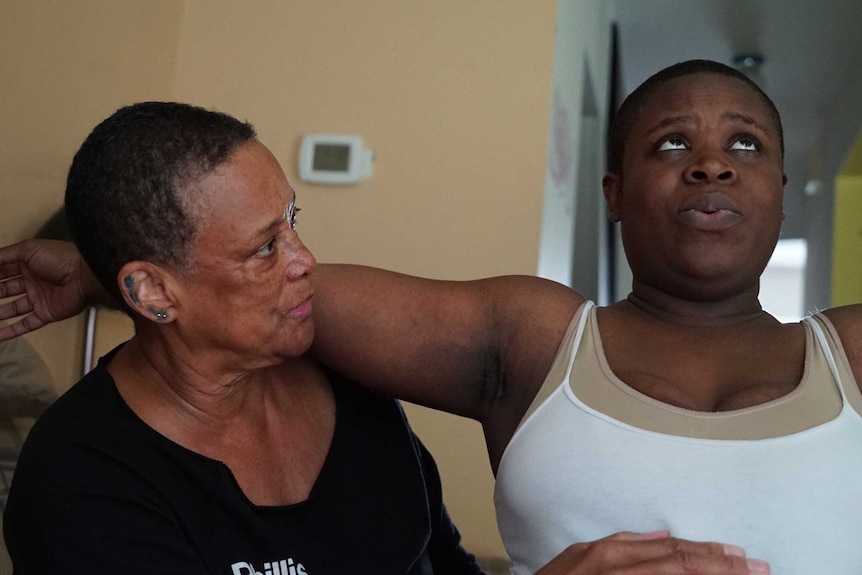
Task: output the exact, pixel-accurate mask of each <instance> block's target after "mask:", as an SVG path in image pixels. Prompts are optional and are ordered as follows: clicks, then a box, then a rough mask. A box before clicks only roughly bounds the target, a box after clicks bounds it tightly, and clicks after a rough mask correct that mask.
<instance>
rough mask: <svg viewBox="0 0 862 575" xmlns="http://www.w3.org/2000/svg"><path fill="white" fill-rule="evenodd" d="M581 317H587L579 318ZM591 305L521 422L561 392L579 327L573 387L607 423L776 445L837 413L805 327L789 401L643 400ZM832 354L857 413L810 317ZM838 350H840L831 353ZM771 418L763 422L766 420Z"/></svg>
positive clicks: (821, 320)
mask: <svg viewBox="0 0 862 575" xmlns="http://www.w3.org/2000/svg"><path fill="white" fill-rule="evenodd" d="M585 311H586V313H587V317H583V315H584V312H585ZM595 314H596V308H595V306H593V305H592V304H589V305H588V304H585V305H583V306H581V307H580V308H579V309H578V311H577V312H576V313H575V315H574V316H573V318H572V321H571V322H570V324H569V328H568V329H567V331H566V333H565V335H564V337H563V339H562V341H561V344H560V347H559V349H558V351H557V355H556V358H555V360H554V363H553V365H552V366H551V369H550V370H549V372H548V375H547V377H546V378H545V381H544V383H543V385H542V387H541V389H540V390H539V393H537V395H536V397H535V399H534V400H533V402H532V403H531V405H530V408H529V409H528V411H527V413H526V414H525V416H524V418H523V420H522V421H524V420H526V418H527V417H529V416H530V414H532V413H533V412H534V411H535V410H536V409H537V408H538V407H539V406H540V405H541V404H542V403H544V402H545V400H546V399H547V398H548V397H549V396H550V395H551V393H553V392H554V391H555V390H556V389H558V388H559V387H560V383H561V382H562V380H563V378H564V377H565V375H566V372H567V370H568V364H569V358H570V354H571V350H572V345H573V343H574V339H575V337H576V336H577V332H578V325H579V324H580V323H581V321H582V320H583V321H586V326H585V329H584V330H583V334H582V336H581V341H580V345H579V346H578V351H577V356H576V357H575V360H574V365H573V367H572V374H573V375H572V377H571V380H570V387H571V390H572V392H573V393H574V395H575V396H576V397H577V398H578V400H580V401H581V402H583V403H584V404H585V405H587V406H588V407H590V408H592V409H594V410H596V411H598V412H600V413H602V414H604V415H605V416H607V417H610V418H612V419H615V420H617V421H620V422H622V423H625V424H627V425H631V426H634V427H638V428H641V429H645V430H649V431H654V432H657V433H664V434H668V435H676V436H681V437H695V438H704V439H731V440H740V439H742V440H754V439H767V438H772V437H781V436H785V435H789V434H792V433H796V432H800V431H804V430H806V429H810V428H812V427H815V426H817V425H821V424H823V423H826V422H827V421H830V420H832V419H834V418H835V417H836V416H837V415H838V414H839V413H840V412H841V409H842V405H843V400H842V396H841V391H840V390H839V389H838V388H837V387H836V382H835V381H834V378H833V376H832V372H831V371H830V368H829V365H828V362H827V360H826V357H825V356H824V354H823V352H822V351H821V350H820V347H819V346H818V345H817V343H816V341H815V336H814V333H813V330H812V328H811V327H810V326H808V325H805V338H806V346H805V368H804V373H803V376H802V379H801V380H800V382H799V385H798V386H797V387H796V389H794V390H793V391H792V392H791V393H789V394H787V395H785V396H783V397H781V398H778V399H776V400H773V401H770V402H767V403H764V404H761V405H756V406H753V407H749V408H745V409H741V410H734V411H726V412H718V413H708V412H698V411H691V410H686V409H681V408H678V407H676V406H672V405H669V404H666V403H663V402H661V401H657V400H655V399H653V398H651V397H649V396H646V395H644V394H642V393H640V392H638V391H637V390H635V389H633V388H631V387H629V386H628V385H626V384H625V383H624V382H623V381H621V380H620V379H619V378H617V377H616V376H615V375H614V373H613V372H612V371H611V369H610V367H609V366H608V364H607V361H606V359H605V356H604V352H603V349H602V345H601V337H600V334H599V331H598V323H597V321H596V315H595ZM815 321H817V322H818V324H819V325H820V326H821V327H822V328H823V331H824V333H825V336H826V339H828V340H830V343H832V344H833V345H832V349H833V350H838V354H836V355H838V357H835V363H836V368H837V370H838V373H839V377H840V378H841V381H842V382H844V384H845V386H846V387H847V388H850V389H849V391H847V392H845V393H846V395H847V399H848V402H849V403H850V404H851V405H852V406H853V407H854V408H855V409H856V411H857V412H862V409H860V408H862V393H860V391H859V388H858V386H857V385H856V383H855V379H854V378H853V375H852V372H850V370H849V367H848V366H849V364H848V362H847V359H846V357H845V356H844V354H843V348H842V347H841V345H840V339H839V338H838V335H837V333H836V332H835V329H834V327H833V326H832V325H831V322H829V320H828V319H826V318H825V317H824V316H822V315H819V316H815ZM836 344H837V345H836ZM765 412H768V416H765Z"/></svg>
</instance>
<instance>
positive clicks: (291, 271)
mask: <svg viewBox="0 0 862 575" xmlns="http://www.w3.org/2000/svg"><path fill="white" fill-rule="evenodd" d="M289 235H290V236H293V237H290V238H289V239H288V240H287V244H288V245H287V246H285V247H286V248H287V249H286V250H285V253H287V258H288V261H287V268H286V269H285V271H284V275H285V276H286V277H287V279H289V280H296V279H299V278H301V277H302V276H305V275H308V274H310V273H311V272H313V271H314V269H315V268H316V267H317V260H316V259H315V258H314V255H312V253H311V252H310V251H309V250H308V248H307V247H305V244H303V243H302V240H300V239H299V236H298V235H296V234H294V233H292V234H289Z"/></svg>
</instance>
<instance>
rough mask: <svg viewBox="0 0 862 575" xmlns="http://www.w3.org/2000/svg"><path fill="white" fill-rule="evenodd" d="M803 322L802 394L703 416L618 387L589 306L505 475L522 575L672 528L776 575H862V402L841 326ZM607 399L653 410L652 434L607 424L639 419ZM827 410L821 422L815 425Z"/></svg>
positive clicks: (501, 472) (644, 427)
mask: <svg viewBox="0 0 862 575" xmlns="http://www.w3.org/2000/svg"><path fill="white" fill-rule="evenodd" d="M804 325H805V330H806V358H805V369H804V374H803V377H802V380H801V381H800V383H799V385H798V386H797V388H796V389H795V390H794V391H793V392H791V393H790V394H788V395H786V396H784V397H782V398H779V399H777V400H774V401H770V402H768V403H765V404H762V405H758V406H755V407H751V408H746V409H741V410H737V411H729V412H721V413H702V412H695V411H689V410H685V409H680V408H676V407H673V406H670V405H667V404H664V403H662V402H659V401H656V400H654V399H652V398H649V397H647V396H644V395H642V394H640V393H638V392H637V391H635V390H633V389H632V388H628V387H627V386H625V384H623V383H622V382H620V381H619V380H618V379H616V377H615V376H614V375H613V373H612V372H610V369H609V368H608V367H607V362H606V361H605V358H604V353H603V351H602V349H601V338H600V337H599V334H598V331H597V324H596V320H595V308H594V306H593V305H592V304H591V303H589V302H588V303H587V304H586V305H585V306H584V307H583V308H582V310H581V311H580V312H579V313H577V314H575V317H574V318H573V320H572V326H571V327H570V330H569V333H568V334H567V337H565V338H564V340H563V344H562V345H561V348H560V352H559V353H558V356H557V360H556V361H555V367H554V368H552V370H551V372H550V373H549V379H548V380H546V387H547V384H548V382H549V381H551V380H554V384H553V385H552V386H551V388H550V389H551V391H550V394H549V395H547V397H546V398H544V399H541V398H537V401H536V402H534V403H535V404H537V405H538V406H537V407H536V408H535V409H534V410H533V411H532V413H529V412H528V415H527V416H526V417H525V419H524V420H523V421H522V422H521V425H520V427H519V428H518V430H517V431H516V432H515V435H514V436H513V437H512V440H511V441H510V443H509V445H508V447H507V448H506V451H505V453H504V454H503V457H502V460H501V462H500V466H499V469H498V473H497V482H496V487H495V493H494V500H495V504H496V508H497V520H498V523H499V526H500V533H501V535H502V537H503V542H504V543H505V545H506V549H507V551H508V553H509V555H510V557H511V559H512V561H513V567H512V573H513V574H517V575H522V574H527V573H534V572H535V571H536V570H538V569H539V568H540V567H541V566H543V565H544V564H545V563H547V562H548V561H550V560H551V559H552V558H553V557H555V556H556V555H557V554H559V553H560V552H561V551H563V550H564V549H565V548H566V547H567V546H568V545H570V544H572V543H575V542H580V541H592V540H595V539H599V538H602V537H605V536H607V535H610V534H612V533H616V532H618V531H639V532H648V531H655V530H668V531H669V532H670V533H671V534H672V535H674V536H678V537H683V538H686V539H692V540H700V541H720V542H723V543H731V544H735V545H739V546H741V547H743V548H744V549H745V550H746V551H747V553H748V555H749V556H750V557H756V558H759V559H763V560H766V561H768V562H769V563H770V565H771V567H772V573H773V574H774V575H819V574H827V573H828V574H829V575H844V574H846V575H851V574H852V575H859V574H862V542H860V538H859V534H860V533H862V489H860V487H859V486H860V483H862V418H860V416H859V414H858V413H857V411H856V410H855V409H854V408H853V407H852V406H851V404H850V402H848V395H851V396H852V397H850V398H849V399H850V401H851V402H852V403H853V404H854V405H857V406H858V405H862V395H860V392H859V389H858V386H857V385H856V382H855V380H854V378H853V375H852V371H851V370H850V367H849V364H848V362H847V359H846V356H845V354H844V351H843V348H842V347H841V345H840V342H839V341H838V336H837V334H836V333H835V331H834V328H832V326H831V324H830V323H829V321H828V320H827V319H826V318H825V317H823V316H815V317H813V318H807V319H806V320H805V321H804ZM585 374H589V375H588V377H589V378H590V382H589V384H588V385H584V386H581V384H580V383H579V381H578V380H579V378H581V377H587V376H586V375H585ZM561 381H562V383H560V382H561ZM582 387H583V390H584V392H583V393H581V389H582ZM575 390H577V391H578V393H577V394H576V392H575ZM597 390H600V393H597ZM590 393H592V394H593V396H594V397H596V398H598V399H597V401H591V402H590V404H589V405H588V404H587V403H586V402H585V401H584V400H583V397H579V396H583V395H589V394H590ZM540 395H541V392H540ZM607 396H610V397H614V396H619V397H620V401H619V403H620V404H627V406H628V408H631V407H632V406H636V407H637V408H638V409H635V410H631V409H629V411H632V412H637V411H640V412H641V419H640V423H641V424H640V425H633V424H632V423H631V420H632V419H631V418H630V417H628V416H626V418H625V419H626V421H623V420H622V419H620V418H619V417H614V416H611V415H608V413H607V412H608V411H614V414H615V415H619V414H621V413H626V409H628V408H625V407H624V408H622V409H616V408H614V409H605V410H604V411H600V410H598V409H596V408H594V407H591V405H596V404H600V403H602V401H604V402H605V403H606V404H607V403H608V402H607V401H606V399H607ZM603 397H604V398H605V399H602V398H603ZM824 398H825V399H824ZM833 400H834V401H833ZM809 406H810V409H809ZM803 408H804V411H801V413H802V414H803V417H801V418H800V417H793V416H791V414H793V413H797V414H798V413H800V409H803ZM531 409H532V408H531ZM794 410H796V411H795V412H794ZM815 412H816V413H818V414H819V415H817V416H816V419H818V420H819V421H817V422H815V423H813V424H811V423H810V422H809V421H806V420H808V419H810V418H809V414H810V413H815ZM643 414H646V416H643ZM782 418H783V419H784V420H785V421H782ZM635 419H637V416H635ZM800 420H802V421H801V423H800ZM763 422H766V423H763ZM752 429H753V430H754V431H751V430H752ZM746 430H749V431H746ZM748 433H753V434H754V436H756V437H759V438H758V439H751V438H750V437H752V435H748V437H749V438H746V437H745V436H746V434H748Z"/></svg>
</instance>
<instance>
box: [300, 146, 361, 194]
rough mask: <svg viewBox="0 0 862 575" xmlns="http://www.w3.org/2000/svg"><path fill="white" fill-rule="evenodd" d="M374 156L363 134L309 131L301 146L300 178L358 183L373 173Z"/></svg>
mask: <svg viewBox="0 0 862 575" xmlns="http://www.w3.org/2000/svg"><path fill="white" fill-rule="evenodd" d="M373 159H374V152H373V151H372V150H366V149H365V144H364V142H363V141H362V137H361V136H354V135H349V134H306V135H305V136H303V137H302V144H301V145H300V147H299V177H300V178H301V179H302V180H303V181H306V182H311V183H314V184H333V185H343V184H355V183H357V182H359V180H361V179H362V178H370V177H371V176H372V175H373V171H374V166H373Z"/></svg>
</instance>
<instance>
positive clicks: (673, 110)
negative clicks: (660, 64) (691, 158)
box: [634, 73, 778, 136]
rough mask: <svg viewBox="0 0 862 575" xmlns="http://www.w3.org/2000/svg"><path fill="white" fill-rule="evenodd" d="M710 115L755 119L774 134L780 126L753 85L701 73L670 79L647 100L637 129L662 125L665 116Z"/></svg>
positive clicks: (728, 77) (734, 79)
mask: <svg viewBox="0 0 862 575" xmlns="http://www.w3.org/2000/svg"><path fill="white" fill-rule="evenodd" d="M710 113H720V114H724V115H728V114H729V115H737V116H744V117H748V118H752V119H754V120H756V121H757V123H758V124H760V125H761V126H762V127H763V129H765V130H767V131H768V132H769V133H770V134H771V135H774V136H777V132H778V126H777V124H776V123H775V120H774V119H773V118H772V115H771V113H770V108H769V106H767V104H766V102H765V101H764V100H763V98H762V97H761V95H760V94H759V93H758V92H757V91H756V90H755V89H754V88H752V87H751V86H749V85H748V84H746V83H745V82H743V81H742V80H739V79H737V78H732V77H730V76H724V75H721V74H710V73H697V74H690V75H687V76H682V77H679V78H674V79H672V80H668V81H667V82H665V83H664V84H662V85H661V86H658V87H657V88H656V89H655V90H654V91H653V93H652V94H650V95H649V96H648V97H647V98H646V100H645V101H644V104H643V107H642V108H641V110H640V112H639V113H638V115H637V119H636V120H635V122H634V124H635V126H640V127H643V126H644V125H650V124H652V123H655V122H661V121H662V120H663V119H664V118H665V117H673V116H677V115H684V116H690V117H695V118H696V117H700V116H704V115H707V114H710Z"/></svg>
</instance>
